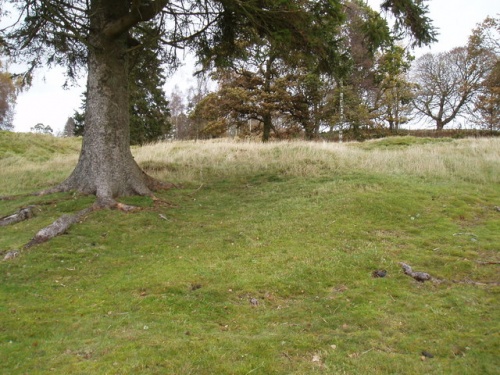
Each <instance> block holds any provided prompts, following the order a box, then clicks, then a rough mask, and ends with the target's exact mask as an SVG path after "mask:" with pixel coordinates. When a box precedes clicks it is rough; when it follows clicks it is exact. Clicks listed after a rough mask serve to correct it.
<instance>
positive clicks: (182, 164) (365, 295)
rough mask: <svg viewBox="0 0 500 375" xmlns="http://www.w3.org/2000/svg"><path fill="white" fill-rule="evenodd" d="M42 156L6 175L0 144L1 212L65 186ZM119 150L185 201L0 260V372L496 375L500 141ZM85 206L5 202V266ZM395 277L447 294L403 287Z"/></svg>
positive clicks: (77, 230)
mask: <svg viewBox="0 0 500 375" xmlns="http://www.w3.org/2000/svg"><path fill="white" fill-rule="evenodd" d="M0 136H1V134H0ZM53 141H55V142H62V143H60V144H58V145H59V146H58V147H56V149H57V151H56V152H54V153H53V154H51V155H50V156H49V157H44V158H38V157H36V155H33V153H36V152H35V151H33V153H31V154H29V155H28V154H26V153H24V152H23V153H20V154H18V155H16V156H15V157H16V158H18V159H16V160H17V167H16V168H14V167H12V168H11V167H9V165H13V164H16V163H12V160H13V159H11V158H12V156H9V157H4V156H3V155H5V152H6V151H5V149H6V148H8V146H5V145H3V144H2V143H1V142H0V146H1V148H0V158H1V159H0V168H1V169H0V170H1V174H2V179H1V180H0V196H2V195H10V194H14V193H21V192H29V191H33V190H37V189H41V188H44V187H47V186H50V185H51V184H53V183H55V182H57V181H58V180H60V179H62V178H64V176H65V175H67V174H68V173H69V172H70V171H71V169H72V167H73V166H74V164H75V163H76V159H77V150H78V147H77V145H76V147H75V144H76V143H72V142H73V141H72V140H54V139H53V138H51V140H50V141H49V142H53ZM65 142H68V143H65ZM41 149H42V150H44V149H45V147H44V146H41ZM37 152H38V151H37ZM40 152H45V151H40ZM133 152H134V155H135V158H136V160H137V161H138V162H139V163H140V164H141V166H143V168H144V169H145V170H147V171H148V172H149V173H150V174H153V175H155V176H157V177H159V178H162V179H165V180H168V181H171V182H175V183H181V184H182V188H181V189H177V190H171V191H168V192H162V193H160V194H158V195H159V197H160V198H162V199H163V202H162V203H154V202H152V201H151V200H150V199H149V198H129V199H125V200H124V201H126V202H128V203H133V204H136V205H139V206H141V207H142V208H143V209H142V210H141V211H139V212H136V213H132V214H130V213H129V214H125V213H121V212H115V211H100V212H96V213H93V214H91V215H90V216H89V217H87V218H86V219H85V220H84V221H83V222H82V223H80V224H78V225H76V226H74V227H72V228H71V230H70V231H69V232H68V233H67V234H66V235H64V236H61V237H58V238H55V239H53V240H52V241H50V242H49V243H46V244H43V245H40V246H37V247H36V248H33V249H32V250H30V251H24V252H21V256H20V257H18V258H16V259H14V260H12V261H9V262H0V296H1V297H0V298H1V299H0V322H1V323H2V324H1V325H0V353H2V354H1V355H2V361H1V362H0V372H1V373H9V374H25V373H29V374H46V373H47V374H48V373H60V374H69V373H73V374H315V373H318V374H360V373H366V374H388V373H397V374H415V373H424V374H495V373H498V371H499V368H500V367H499V366H500V361H499V359H498V352H499V349H500V348H499V331H498V327H499V318H498V314H497V313H496V311H498V309H499V293H498V292H499V287H498V286H494V285H491V284H490V283H492V282H498V281H500V280H499V276H498V275H499V274H498V264H495V263H492V262H498V261H500V259H499V258H500V257H499V254H498V250H499V249H498V247H499V242H500V241H499V235H498V233H500V212H498V209H497V207H498V206H500V188H499V186H500V184H499V183H500V140H495V139H473V140H472V139H470V140H469V139H466V140H450V139H416V138H411V137H401V138H393V139H388V140H381V141H370V142H365V143H362V144H357V143H353V144H341V145H339V144H327V143H300V142H297V143H271V144H265V145H263V144H254V143H232V142H225V141H221V142H197V143H190V142H184V143H175V142H174V143H165V144H163V143H162V144H155V145H150V146H145V147H141V148H136V149H134V150H133ZM9 163H10V164H9ZM10 168H11V169H10ZM91 202H92V198H91V197H81V196H78V195H73V194H57V195H52V196H47V197H27V198H19V199H17V200H9V201H0V205H1V209H0V216H3V215H7V214H9V213H11V212H13V211H14V210H15V209H17V208H19V207H22V206H26V205H29V204H35V205H37V215H36V217H35V218H33V219H31V220H30V221H27V222H24V223H19V224H16V225H14V226H12V227H8V228H0V233H1V236H0V250H10V249H14V248H20V247H21V246H22V245H23V244H24V243H26V242H27V241H28V240H29V239H30V238H31V236H33V234H34V233H35V232H36V231H37V230H38V229H39V228H41V227H43V226H45V225H47V224H49V223H50V222H52V221H53V220H55V219H56V218H57V217H59V216H60V215H61V214H62V213H67V212H74V211H75V210H78V209H81V208H84V207H86V206H88V205H89V204H91ZM398 262H406V263H408V264H410V265H412V266H413V267H414V268H415V269H417V270H422V271H426V272H429V273H430V274H431V275H433V276H435V277H437V278H440V279H443V280H445V281H443V282H441V283H425V284H422V283H417V282H416V281H414V280H413V279H411V278H410V277H408V276H406V275H404V274H403V273H402V272H401V268H400V266H399V265H398ZM486 262H490V263H486ZM375 269H386V270H387V276H386V277H385V278H373V277H372V276H371V273H372V271H373V270H375ZM453 280H454V281H457V282H453ZM471 280H472V281H475V282H476V284H471V283H468V282H469V281H471ZM478 283H480V284H478ZM422 351H426V352H429V353H431V354H432V355H433V356H434V357H433V358H427V357H423V358H422Z"/></svg>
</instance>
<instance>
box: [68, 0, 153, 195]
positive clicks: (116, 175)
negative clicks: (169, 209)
mask: <svg viewBox="0 0 500 375" xmlns="http://www.w3.org/2000/svg"><path fill="white" fill-rule="evenodd" d="M93 4H94V7H95V9H94V11H92V12H91V30H92V31H91V33H90V37H89V41H90V44H91V45H92V47H91V48H89V55H88V78H87V110H86V113H85V131H84V136H83V144H82V149H81V153H80V157H79V160H78V164H77V165H76V167H75V169H74V171H73V172H72V174H71V175H70V176H69V178H68V179H67V180H66V181H64V182H63V183H62V184H61V185H60V186H59V188H60V190H77V191H80V192H82V193H86V194H95V195H96V196H97V198H98V199H99V200H103V201H106V200H112V199H113V198H116V197H119V196H127V195H152V190H154V189H156V188H158V187H160V185H161V183H160V182H159V181H156V180H154V179H153V178H151V177H150V176H147V175H146V174H145V173H144V172H143V171H142V170H141V169H140V167H139V166H138V165H137V163H136V162H135V160H134V158H133V156H132V153H131V151H130V128H129V105H128V100H129V90H128V74H129V66H128V54H127V49H128V45H127V40H128V31H123V32H122V33H121V34H118V35H116V34H113V33H109V30H108V29H107V25H109V24H110V23H112V22H113V21H114V20H116V19H119V17H123V16H125V15H127V12H128V8H127V2H126V1H125V2H124V1H118V2H113V1H105V0H104V1H103V0H101V1H99V0H97V1H95V2H93Z"/></svg>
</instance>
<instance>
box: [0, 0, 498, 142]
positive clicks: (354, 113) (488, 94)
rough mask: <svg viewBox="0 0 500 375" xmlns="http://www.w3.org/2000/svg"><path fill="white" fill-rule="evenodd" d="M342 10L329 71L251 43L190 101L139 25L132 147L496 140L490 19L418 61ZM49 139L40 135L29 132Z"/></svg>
mask: <svg viewBox="0 0 500 375" xmlns="http://www.w3.org/2000/svg"><path fill="white" fill-rule="evenodd" d="M345 6H346V7H347V12H346V17H345V19H344V20H343V22H342V24H341V25H342V27H341V30H342V32H341V33H340V34H339V33H338V29H336V28H331V29H330V30H332V34H330V35H329V34H328V33H323V34H321V35H320V37H322V38H331V40H332V41H331V43H332V44H335V49H336V50H342V51H344V53H343V54H340V55H339V54H337V55H336V56H335V59H333V62H332V60H330V61H329V64H330V65H328V66H325V64H324V61H322V60H320V59H317V58H315V57H314V56H313V55H307V54H304V52H303V51H302V50H301V51H298V50H297V51H293V50H290V49H289V48H282V46H281V45H280V44H279V43H277V42H276V40H268V39H265V38H261V39H260V40H259V41H258V43H256V40H254V39H253V40H252V41H251V43H250V42H249V43H248V45H244V42H241V43H242V44H241V45H240V46H239V48H241V49H242V50H245V53H244V54H242V55H241V58H238V59H233V60H232V61H231V64H225V65H224V64H223V65H219V66H218V67H217V68H216V69H211V70H209V71H210V75H209V76H208V75H199V76H198V78H197V83H196V87H191V88H189V89H188V90H187V92H182V91H181V90H180V89H179V88H178V87H175V88H174V89H173V90H172V91H171V93H170V95H169V97H168V98H167V96H166V94H165V92H164V86H165V73H164V69H163V65H162V64H163V63H162V61H161V60H160V58H159V57H158V55H157V54H156V53H155V50H156V48H157V47H158V46H157V45H156V44H157V43H158V40H157V39H152V41H151V39H148V38H147V36H148V33H150V32H151V30H150V29H148V27H147V24H146V25H145V27H143V28H141V29H140V31H136V32H135V33H134V34H133V35H132V40H134V41H136V43H137V46H139V45H140V46H141V47H140V48H137V49H136V50H132V52H131V60H130V64H131V70H130V81H129V86H130V100H129V102H130V105H129V112H130V118H131V121H130V123H131V126H130V129H131V130H130V143H131V144H143V143H147V142H153V141H157V140H160V139H167V138H169V139H206V138H216V137H225V136H239V137H253V138H257V137H260V138H261V139H262V140H263V141H267V140H269V139H270V138H286V139H289V138H295V137H300V138H306V139H314V138H316V137H318V136H320V135H322V136H326V137H328V136H329V135H331V134H334V133H335V134H339V133H340V134H342V133H344V134H345V135H347V134H349V135H350V137H351V138H355V139H356V138H362V137H363V132H365V131H373V130H375V131H376V130H377V129H387V130H388V131H394V132H397V131H398V130H400V129H401V127H402V126H403V125H405V124H407V123H409V122H410V121H414V122H416V121H420V122H421V123H428V124H429V123H430V124H433V126H434V128H435V129H436V130H443V129H444V128H445V127H446V126H449V125H450V124H452V123H454V122H456V121H457V120H458V119H460V118H463V119H464V121H467V122H470V123H472V124H473V125H474V126H475V127H477V128H480V129H485V130H490V131H498V130H500V42H499V40H500V19H499V18H491V17H488V18H486V19H485V20H484V21H483V22H482V23H481V24H479V25H478V26H477V27H476V28H475V29H474V30H472V34H471V36H470V37H469V40H468V43H467V45H465V46H463V47H458V48H454V49H452V50H450V51H446V52H441V53H434V54H433V53H427V54H425V55H423V56H422V57H420V58H419V59H417V60H415V61H414V58H413V56H412V55H411V54H410V52H409V50H408V49H407V48H405V47H403V45H402V44H401V41H399V40H398V38H395V37H394V35H393V34H392V33H391V31H390V30H389V27H388V26H387V23H386V21H385V20H384V19H382V18H381V17H380V15H379V14H378V13H377V12H374V11H373V10H372V9H371V8H370V7H368V6H367V5H366V4H365V3H364V2H363V1H358V0H353V1H350V2H346V3H345ZM326 29H328V28H326ZM318 32H319V31H318ZM147 40H150V41H149V42H147V43H146V41H147ZM155 43H156V44H155ZM1 68H2V65H0V69H1ZM210 83H211V84H210ZM210 86H212V87H213V86H215V87H216V90H215V91H214V90H211V89H210ZM20 87H21V85H20V83H19V82H17V81H16V79H15V78H14V77H13V76H12V75H11V74H10V73H8V72H7V71H6V70H0V129H5V130H10V129H12V116H13V109H14V105H15V99H16V95H17V92H18V91H19V89H20ZM85 110H86V97H85V94H84V95H83V99H82V105H81V108H80V109H79V110H77V111H75V113H74V115H73V117H71V118H69V119H68V121H67V123H66V125H65V127H64V130H63V132H62V135H63V136H74V135H77V136H78V135H83V132H84V129H85V120H84V119H85V115H84V114H85ZM48 128H50V127H48ZM49 130H50V131H49ZM49 130H47V127H45V126H44V125H43V124H37V125H36V126H34V127H33V128H32V131H34V132H39V133H47V132H49V133H52V128H50V129H49Z"/></svg>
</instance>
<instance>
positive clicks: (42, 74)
mask: <svg viewBox="0 0 500 375" xmlns="http://www.w3.org/2000/svg"><path fill="white" fill-rule="evenodd" d="M368 3H369V4H370V5H371V6H372V7H373V8H375V9H378V6H379V4H380V3H381V0H369V1H368ZM428 4H429V10H430V18H431V19H432V20H433V21H434V25H435V26H436V27H437V28H438V29H439V36H438V39H439V41H438V42H437V43H435V44H433V45H432V46H431V47H430V48H429V47H426V48H422V49H419V50H417V51H415V55H416V56H417V57H418V56H420V55H422V54H424V53H426V52H442V51H447V50H450V49H452V48H454V47H458V46H463V45H465V44H466V43H467V37H468V36H469V35H470V32H471V30H472V29H473V28H474V27H475V26H476V24H478V23H480V22H482V21H483V20H484V19H485V18H486V17H487V16H492V17H494V16H496V15H499V14H500V1H498V0H474V1H471V0H430V1H429V2H428ZM63 73H64V70H63V69H52V70H49V71H38V73H37V75H36V77H35V80H34V84H33V86H32V87H31V88H30V89H29V90H28V91H26V92H24V93H21V94H20V95H19V96H18V98H17V105H16V110H15V111H16V113H15V116H14V127H15V131H19V132H26V131H30V128H32V127H33V126H35V125H36V124H38V123H42V124H44V125H50V126H51V127H52V129H54V132H55V133H57V132H59V131H62V129H63V128H64V125H65V123H66V121H67V119H68V117H70V116H72V115H73V113H74V111H75V110H76V109H78V108H79V107H80V104H81V93H82V92H83V91H84V86H85V78H82V79H81V80H80V87H72V88H70V89H68V90H65V89H63V88H62V86H63V84H64V82H65V78H64V74H63ZM176 84H177V85H179V86H180V87H181V89H184V90H187V88H188V87H190V86H194V85H195V80H194V79H193V77H192V76H191V69H190V68H189V67H184V68H181V69H179V71H178V72H177V73H176V74H175V75H174V76H172V77H171V78H170V79H169V80H168V81H167V86H166V88H165V92H166V93H167V95H170V93H171V92H172V89H173V88H174V86H175V85H176Z"/></svg>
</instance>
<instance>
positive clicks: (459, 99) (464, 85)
mask: <svg viewBox="0 0 500 375" xmlns="http://www.w3.org/2000/svg"><path fill="white" fill-rule="evenodd" d="M491 63H492V59H491V54H489V53H486V52H485V51H483V50H474V49H472V48H468V47H458V48H454V49H453V50H451V51H448V52H442V53H437V54H432V53H428V54H426V55H424V56H422V57H420V58H419V59H418V60H416V62H415V66H414V68H413V71H412V73H411V77H412V80H413V82H415V83H416V84H417V85H418V90H417V94H416V97H415V98H414V100H413V105H414V108H415V111H416V113H417V118H420V119H426V120H430V121H432V122H434V123H435V124H436V130H442V129H443V128H444V127H445V126H446V125H448V124H449V123H451V122H452V121H454V120H455V119H456V118H457V117H459V116H462V115H465V114H466V111H467V109H468V108H469V106H470V105H471V104H472V102H473V99H474V97H475V95H477V94H478V92H479V90H480V88H481V85H482V82H483V80H484V79H485V78H486V77H487V75H488V74H489V72H490V71H491V68H492V65H491Z"/></svg>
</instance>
